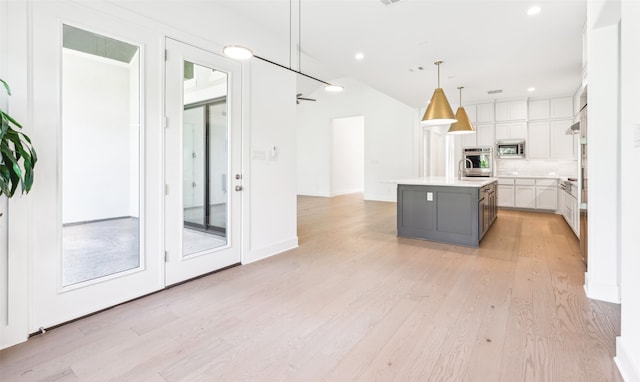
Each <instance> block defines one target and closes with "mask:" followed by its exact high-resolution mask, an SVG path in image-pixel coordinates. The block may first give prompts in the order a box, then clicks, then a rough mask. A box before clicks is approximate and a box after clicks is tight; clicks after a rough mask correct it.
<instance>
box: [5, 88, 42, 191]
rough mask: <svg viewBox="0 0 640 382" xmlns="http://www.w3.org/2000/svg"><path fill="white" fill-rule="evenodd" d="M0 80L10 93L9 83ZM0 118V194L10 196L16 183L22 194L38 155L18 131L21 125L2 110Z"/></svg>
mask: <svg viewBox="0 0 640 382" xmlns="http://www.w3.org/2000/svg"><path fill="white" fill-rule="evenodd" d="M0 82H2V84H3V86H4V88H5V90H6V91H7V94H9V95H11V89H10V88H9V84H7V82H6V81H4V80H2V79H0ZM0 119H1V124H0V195H2V194H5V195H7V196H8V197H12V196H13V195H14V194H15V192H16V190H17V189H18V185H20V188H21V190H22V193H23V194H24V193H27V192H29V191H30V190H31V187H32V185H33V180H34V168H35V164H36V162H37V160H38V157H37V155H36V150H35V149H34V148H33V144H32V143H31V139H30V138H29V136H28V135H26V134H24V133H23V132H21V131H20V129H22V125H20V123H18V121H16V120H15V119H14V118H13V117H11V116H10V115H9V114H8V113H6V112H5V111H3V110H0Z"/></svg>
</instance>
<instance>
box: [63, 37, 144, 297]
mask: <svg viewBox="0 0 640 382" xmlns="http://www.w3.org/2000/svg"><path fill="white" fill-rule="evenodd" d="M139 72H140V57H139V48H138V47H137V46H134V45H131V44H128V43H126V42H122V41H118V40H115V39H112V38H109V37H106V36H102V35H99V34H96V33H92V32H88V31H85V30H82V29H78V28H75V27H72V26H68V25H64V26H63V49H62V247H63V251H62V252H63V256H62V286H69V285H73V284H78V283H83V282H86V281H89V280H94V279H99V278H102V277H105V276H110V275H113V274H116V273H120V272H124V271H128V270H132V269H136V268H138V267H140V264H141V260H140V208H139V204H140V203H139V199H140V195H139V194H140V192H139V190H140V180H139V178H140V177H139V174H140V149H139V148H140V113H139V110H140V100H139V98H140V85H139Z"/></svg>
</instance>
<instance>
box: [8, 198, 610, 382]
mask: <svg viewBox="0 0 640 382" xmlns="http://www.w3.org/2000/svg"><path fill="white" fill-rule="evenodd" d="M298 216H299V220H298V234H299V239H300V247H299V248H298V249H295V250H292V251H289V252H286V253H284V254H281V255H278V256H275V257H272V258H269V259H266V260H263V261H260V262H257V263H253V264H249V265H246V266H242V267H236V268H232V269H229V270H226V271H223V272H220V273H217V274H214V275H210V276H207V277H204V278H201V279H198V280H194V281H192V282H189V283H187V284H183V285H180V286H177V287H174V288H171V289H168V290H165V291H163V292H160V293H157V294H155V295H152V296H149V297H146V298H143V299H140V300H137V301H133V302H131V303H128V304H125V305H122V306H118V307H116V308H113V309H111V310H108V311H105V312H102V313H100V314H98V315H95V316H92V317H88V318H86V319H83V320H80V321H77V322H75V323H71V324H69V325H65V326H63V327H60V328H57V329H54V330H51V331H49V332H47V333H46V334H44V335H40V336H36V337H33V338H32V339H30V340H29V341H28V342H27V343H24V344H21V345H17V346H14V347H12V348H9V349H6V350H4V351H2V352H1V353H0V367H1V369H0V379H1V380H2V381H23V380H25V381H54V380H55V381H73V380H82V381H103V380H118V381H279V380H290V381H323V380H326V381H348V380H360V381H376V380H377V381H391V380H397V381H509V382H511V381H562V382H565V381H598V382H599V381H621V380H622V379H621V377H620V375H619V374H618V372H617V369H616V367H615V365H614V362H613V360H612V357H613V356H614V351H615V336H616V335H618V334H619V322H620V312H619V306H617V305H614V304H608V303H602V302H598V301H592V300H589V299H587V298H586V297H585V294H584V290H583V277H584V266H583V265H582V263H581V261H580V258H579V256H578V241H577V239H576V238H575V237H574V236H573V234H572V233H571V231H570V229H569V228H568V226H567V225H566V223H565V222H564V221H563V220H562V217H560V216H558V215H552V214H541V213H529V212H515V211H504V210H500V211H499V215H498V216H499V217H498V220H497V221H496V223H495V225H494V226H493V228H492V229H491V230H490V231H489V233H488V234H487V236H486V237H485V239H484V240H483V241H482V242H481V246H480V248H479V249H474V248H466V247H459V246H453V245H445V244H438V243H432V242H427V241H419V240H410V239H399V238H397V237H396V236H395V232H396V231H395V227H396V220H395V218H396V213H395V204H394V203H384V202H363V201H362V196H361V195H357V194H356V195H347V196H340V197H335V198H331V199H325V198H313V197H300V198H299V199H298Z"/></svg>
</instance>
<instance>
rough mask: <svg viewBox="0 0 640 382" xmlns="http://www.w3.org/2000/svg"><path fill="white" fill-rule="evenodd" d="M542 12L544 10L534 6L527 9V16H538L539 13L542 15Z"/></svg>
mask: <svg viewBox="0 0 640 382" xmlns="http://www.w3.org/2000/svg"><path fill="white" fill-rule="evenodd" d="M540 11H542V8H540V7H539V6H537V5H534V6H533V7H531V8H529V9H527V14H528V15H529V16H533V15H537V14H538V13H540Z"/></svg>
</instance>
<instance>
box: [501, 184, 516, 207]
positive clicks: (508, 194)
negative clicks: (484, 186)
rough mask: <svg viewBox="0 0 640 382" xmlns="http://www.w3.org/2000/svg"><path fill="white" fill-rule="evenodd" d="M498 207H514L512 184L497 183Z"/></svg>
mask: <svg viewBox="0 0 640 382" xmlns="http://www.w3.org/2000/svg"><path fill="white" fill-rule="evenodd" d="M498 207H515V198H514V194H513V186H510V185H502V184H498Z"/></svg>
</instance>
